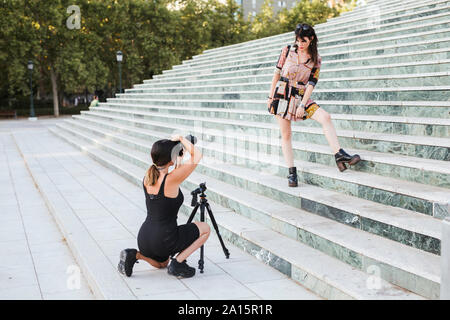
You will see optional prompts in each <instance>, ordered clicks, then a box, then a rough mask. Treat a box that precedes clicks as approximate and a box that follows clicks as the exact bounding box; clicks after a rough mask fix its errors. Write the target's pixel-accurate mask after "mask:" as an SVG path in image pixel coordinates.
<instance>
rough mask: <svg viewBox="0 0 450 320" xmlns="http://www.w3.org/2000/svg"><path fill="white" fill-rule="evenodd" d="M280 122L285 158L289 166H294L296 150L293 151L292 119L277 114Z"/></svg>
mask: <svg viewBox="0 0 450 320" xmlns="http://www.w3.org/2000/svg"><path fill="white" fill-rule="evenodd" d="M276 117H277V120H278V124H279V125H280V131H281V149H282V150H283V156H284V160H285V161H286V164H287V166H288V167H289V168H290V167H293V166H294V152H293V151H292V140H291V139H292V130H291V121H290V120H286V119H283V118H282V117H281V116H279V115H276Z"/></svg>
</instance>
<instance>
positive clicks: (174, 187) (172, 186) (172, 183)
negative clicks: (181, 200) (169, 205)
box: [165, 173, 180, 196]
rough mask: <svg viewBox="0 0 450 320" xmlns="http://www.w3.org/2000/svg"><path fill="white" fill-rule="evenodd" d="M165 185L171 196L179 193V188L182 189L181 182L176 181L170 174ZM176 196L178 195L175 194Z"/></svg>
mask: <svg viewBox="0 0 450 320" xmlns="http://www.w3.org/2000/svg"><path fill="white" fill-rule="evenodd" d="M165 185H166V186H167V188H165V189H166V190H167V191H168V193H169V194H171V193H176V192H175V191H177V192H178V188H179V187H180V182H179V181H178V180H177V179H174V177H173V175H172V174H171V173H168V174H167V177H166V183H165ZM171 191H173V192H171ZM169 196H170V195H169ZM175 196H176V194H175Z"/></svg>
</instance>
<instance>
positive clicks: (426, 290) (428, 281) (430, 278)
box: [66, 133, 439, 298]
mask: <svg viewBox="0 0 450 320" xmlns="http://www.w3.org/2000/svg"><path fill="white" fill-rule="evenodd" d="M82 136H84V139H86V138H88V135H87V134H86V133H82ZM66 137H70V139H73V135H71V134H66ZM77 138H80V136H77ZM94 141H95V140H94ZM94 141H92V140H91V143H96V145H97V146H98V145H99V144H103V143H102V142H101V141H95V142H94ZM78 144H80V143H78ZM108 145H113V144H112V143H108ZM112 148H114V149H115V150H117V151H119V150H122V151H121V152H122V153H123V154H130V153H131V152H133V153H134V154H136V157H137V156H138V154H139V153H138V152H135V151H134V150H133V151H131V149H128V150H127V149H125V148H123V147H121V146H118V145H114V146H113V147H112ZM95 149H97V148H95ZM95 149H94V150H95ZM91 150H92V149H91V148H89V151H88V152H91ZM97 151H98V150H95V152H97ZM141 157H144V158H145V155H141ZM196 176H197V174H196V173H193V174H192V175H191V176H190V177H189V178H188V179H187V181H185V182H188V183H189V182H190V183H191V186H195V185H197V183H196V182H197V181H198V182H200V181H201V180H202V181H204V180H205V179H208V180H212V179H211V178H209V177H205V176H203V177H199V178H197V181H196V182H191V181H192V180H191V179H193V178H195V177H196ZM191 177H192V178H191ZM202 178H203V179H202ZM141 179H142V177H140V180H141ZM141 181H142V180H141ZM217 182H219V181H217ZM213 183H214V182H212V184H213ZM183 184H184V185H185V184H186V183H183ZM213 185H214V184H213ZM234 189H235V188H234ZM227 216H228V219H230V218H231V217H230V214H228V215H227ZM215 217H216V219H217V220H219V218H218V217H217V215H215ZM228 219H226V220H228ZM221 221H222V220H221ZM252 222H253V221H252ZM218 223H220V222H218ZM240 227H241V228H243V229H246V225H245V224H244V225H240ZM268 231H269V230H268ZM270 234H271V233H270V232H266V236H267V235H270ZM273 234H278V233H275V232H273ZM225 237H226V236H225ZM227 238H228V237H227ZM284 238H285V239H286V240H288V238H287V237H285V236H284ZM383 240H384V239H382V240H381V241H383ZM291 241H292V242H293V243H295V244H296V245H299V244H300V243H299V242H297V241H296V240H294V239H291ZM387 243H390V242H387ZM300 245H301V244H300ZM305 247H306V246H305ZM401 247H402V252H404V250H412V248H407V247H405V246H401ZM410 252H412V251H410ZM414 252H415V253H416V254H417V255H423V254H425V255H427V258H426V259H423V257H424V256H422V258H419V257H417V256H411V255H408V254H407V253H404V255H403V257H405V256H408V257H409V258H410V259H414V260H416V259H417V261H418V262H420V261H422V262H423V261H427V263H425V264H427V268H425V269H427V270H423V271H418V270H417V269H420V268H421V267H420V266H417V265H415V266H416V268H417V269H416V270H415V272H417V273H419V274H414V276H412V277H413V278H414V279H416V280H418V279H422V282H421V284H420V286H419V287H417V286H411V289H413V290H416V291H419V292H420V294H422V295H425V296H427V297H428V298H435V294H436V293H437V292H439V291H438V290H437V289H436V288H438V287H439V282H438V281H439V280H438V279H439V275H438V272H439V271H438V270H435V269H436V268H435V267H433V266H435V264H434V262H435V261H436V259H437V261H438V260H439V258H438V257H437V256H433V255H430V254H426V253H424V252H420V251H417V250H416V251H414ZM290 254H291V255H292V254H294V252H291V253H290ZM428 255H429V256H428ZM375 256H376V255H375ZM375 256H374V257H375ZM395 256H398V255H395ZM377 258H378V257H377ZM377 258H375V259H373V260H372V259H370V265H372V266H375V265H377V266H380V265H383V266H384V264H383V263H380V262H379V260H378V261H377ZM378 259H380V258H378ZM430 259H431V260H430ZM433 259H434V260H433ZM387 260H389V259H387ZM399 260H402V259H399ZM431 261H433V262H431ZM388 263H390V264H391V265H392V264H393V263H392V262H391V261H389V262H388ZM422 265H424V264H422ZM432 265H433V266H432ZM437 265H438V264H437ZM405 267H406V268H408V267H407V266H405ZM394 269H395V271H397V272H393V270H394ZM400 269H401V268H396V267H394V266H390V268H385V269H383V271H384V270H386V271H385V273H384V274H383V272H381V277H391V280H392V281H394V282H398V283H403V282H404V284H405V285H406V286H408V282H409V283H411V280H410V279H409V280H408V278H411V269H409V270H407V271H406V270H405V271H401V270H400ZM430 269H433V270H432V271H431V270H430ZM405 278H406V279H405ZM415 283H416V282H415Z"/></svg>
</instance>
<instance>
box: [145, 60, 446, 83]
mask: <svg viewBox="0 0 450 320" xmlns="http://www.w3.org/2000/svg"><path fill="white" fill-rule="evenodd" d="M337 61H338V60H337ZM338 63H340V62H338ZM449 65H450V59H437V60H430V59H427V60H418V61H404V62H395V63H394V62H389V63H386V62H384V63H380V64H374V65H351V64H349V63H347V62H345V61H343V62H342V63H341V65H340V66H335V67H331V65H330V66H327V65H326V63H325V62H324V63H323V67H322V68H321V70H320V76H319V83H318V85H321V81H320V80H321V79H322V78H323V79H330V78H345V77H352V78H357V79H358V78H361V77H367V76H372V77H373V76H378V77H380V76H390V75H394V76H399V75H411V74H423V73H430V72H448V70H449ZM274 69H275V62H267V63H255V62H253V61H248V62H247V63H246V64H241V65H237V66H229V67H224V68H212V69H207V68H205V69H204V70H198V71H197V72H186V73H184V74H174V75H171V76H165V77H163V78H158V79H155V80H153V81H148V80H144V82H143V83H144V84H153V83H167V82H174V81H191V82H193V81H195V80H202V79H211V80H214V79H218V78H224V77H232V78H234V77H242V76H255V75H256V76H259V75H264V76H270V75H271V76H273V72H274Z"/></svg>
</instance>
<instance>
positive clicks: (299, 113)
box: [295, 105, 305, 120]
mask: <svg viewBox="0 0 450 320" xmlns="http://www.w3.org/2000/svg"><path fill="white" fill-rule="evenodd" d="M304 115H305V109H304V108H303V106H302V105H299V106H297V111H295V116H296V117H297V118H298V119H302V120H303V116H304Z"/></svg>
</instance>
